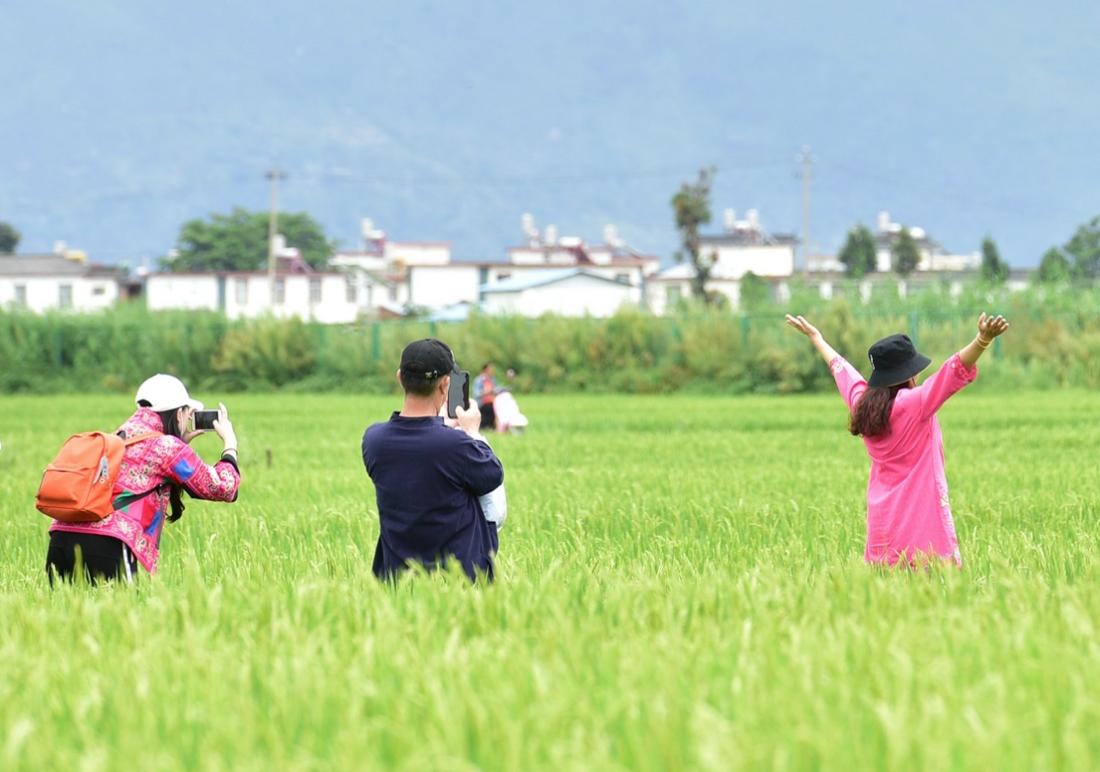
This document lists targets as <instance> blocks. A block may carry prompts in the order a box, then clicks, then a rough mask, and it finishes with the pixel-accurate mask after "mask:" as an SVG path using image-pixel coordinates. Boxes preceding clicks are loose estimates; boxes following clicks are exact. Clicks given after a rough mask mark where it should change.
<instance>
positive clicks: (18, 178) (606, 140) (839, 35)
mask: <svg viewBox="0 0 1100 772" xmlns="http://www.w3.org/2000/svg"><path fill="white" fill-rule="evenodd" d="M809 5H810V4H807V3H803V2H797V1H796V0H771V1H770V2H764V1H762V0H759V1H758V0H753V1H752V2H710V3H698V2H697V3H685V4H682V5H678V4H673V3H667V2H660V3H659V2H652V1H651V0H636V2H633V3H629V4H626V3H600V2H579V1H578V0H558V1H557V2H553V3H539V4H531V3H503V2H484V1H483V0H468V1H467V2H465V3H445V2H427V1H426V0H407V1H406V2H404V3H400V4H396V3H394V4H390V3H385V4H383V3H377V2H367V3H364V2H352V0H316V1H315V2H313V3H309V4H306V3H286V2H268V3H259V2H236V3H223V2H213V1H212V0H192V2H189V3H185V4H176V5H175V6H173V7H167V6H166V5H165V4H149V3H143V2H139V0H98V1H97V2H96V3H73V2H60V1H59V0H38V1H37V2H34V3H20V4H15V3H5V4H4V6H3V9H2V10H0V50H2V51H3V53H4V60H5V67H4V70H3V73H4V74H3V76H2V79H0V82H2V83H3V89H2V90H0V147H2V148H3V150H4V152H2V153H0V220H7V221H10V222H12V223H13V224H15V225H16V226H17V227H18V228H19V229H20V230H21V231H22V232H23V234H24V242H23V249H24V250H26V251H34V250H44V249H49V248H50V246H51V245H52V244H53V241H54V240H55V239H64V240H66V241H68V243H69V244H70V245H73V246H78V247H82V248H84V249H86V250H87V251H88V252H89V254H90V255H91V256H92V257H93V258H95V259H103V260H109V261H128V262H138V261H140V260H142V259H143V258H145V259H151V258H156V257H157V256H160V255H163V254H164V253H165V252H166V251H167V250H168V249H169V248H171V247H172V245H173V244H174V242H175V238H176V235H177V233H178V230H179V226H180V224H181V223H182V222H183V221H184V220H186V219H188V218H190V217H195V216H203V215H205V214H208V213H210V212H215V211H226V210H228V209H229V208H231V207H232V206H234V205H243V206H247V207H250V208H257V209H262V208H266V207H267V205H268V195H269V189H268V184H267V182H266V181H265V179H264V176H263V175H264V171H265V170H267V169H269V168H271V167H273V166H278V167H280V168H282V169H285V170H286V171H287V172H288V173H289V178H288V179H287V181H286V183H285V184H284V185H283V187H282V190H281V206H282V207H283V208H285V209H288V210H293V211H308V212H310V213H311V214H313V215H314V216H315V217H317V218H318V219H319V220H320V221H321V222H322V223H323V224H324V225H325V227H326V228H327V229H328V231H329V233H330V234H331V235H333V236H335V237H337V238H339V239H341V240H342V241H343V242H344V243H345V244H348V245H353V244H355V243H356V242H357V239H358V229H359V218H361V217H364V216H370V217H372V218H373V219H374V221H375V223H376V225H377V226H378V227H382V228H384V229H385V230H387V231H388V232H389V233H390V234H391V235H392V236H393V237H394V238H399V239H410V240H415V239H431V240H435V239H446V240H452V241H453V242H454V243H455V250H456V253H457V255H458V256H460V257H465V258H477V257H482V258H483V257H492V256H499V255H500V254H501V253H502V250H503V248H504V247H505V246H506V245H508V244H510V243H512V242H515V241H516V240H517V239H518V238H519V220H520V215H521V214H522V213H523V212H527V211H530V212H533V213H534V214H535V215H536V218H537V219H538V221H539V223H540V224H542V225H546V224H548V223H554V224H556V225H557V226H558V228H559V231H560V232H562V233H565V234H578V235H583V236H585V237H587V238H589V239H598V238H599V236H600V229H601V226H602V225H603V224H604V223H605V222H614V223H616V224H617V225H618V226H619V230H620V233H621V234H622V235H623V236H624V237H625V238H626V239H627V241H628V242H630V243H631V244H633V245H635V246H637V247H638V248H641V249H643V250H646V251H650V252H654V253H657V254H661V255H669V254H671V252H672V251H673V250H674V249H675V243H676V236H675V232H674V230H673V228H672V221H671V212H670V207H669V198H670V197H671V195H672V193H673V192H674V191H675V189H676V187H677V186H678V184H679V183H680V182H681V181H683V180H687V179H690V178H692V177H693V176H694V174H695V172H696V170H697V169H698V168H699V167H700V166H703V165H707V164H715V165H716V166H717V167H718V177H717V184H716V187H715V196H714V206H715V210H716V211H715V214H716V227H717V220H718V219H719V218H718V217H717V215H718V214H719V211H720V210H721V209H722V208H725V207H732V208H736V209H737V210H739V211H741V212H743V211H744V210H746V209H748V208H757V209H759V210H760V213H761V216H762V218H763V221H764V224H765V225H766V226H767V227H769V228H771V229H772V230H775V231H797V230H798V229H799V227H800V222H801V220H800V218H801V214H800V213H801V208H800V207H801V198H800V196H801V189H800V183H799V180H798V178H797V171H798V165H797V163H796V160H795V159H796V155H797V153H798V152H799V150H800V148H801V147H802V146H803V145H809V146H811V147H812V150H813V156H814V159H815V163H814V167H813V188H812V190H813V196H812V203H811V208H812V241H813V242H814V244H815V246H816V247H817V248H818V249H821V250H826V251H828V250H835V249H837V248H838V247H839V245H840V243H841V242H842V241H843V238H844V233H845V231H846V229H847V228H848V227H850V226H851V225H853V224H854V223H856V222H857V221H862V222H864V223H868V224H871V223H873V221H874V218H875V214H876V213H877V211H878V210H880V209H888V210H889V211H890V212H891V214H892V215H893V216H894V218H895V219H896V220H898V221H900V222H903V223H906V224H912V225H920V226H922V227H924V228H926V229H927V230H928V231H929V232H930V234H931V235H933V236H934V237H936V238H938V239H939V240H940V241H942V242H943V243H944V244H945V245H946V246H948V247H949V248H951V249H954V250H959V251H971V250H976V249H977V248H978V245H979V242H980V240H981V238H982V237H983V236H984V235H985V234H987V233H989V234H992V235H993V237H994V238H995V239H996V240H997V242H998V244H999V246H1000V248H1001V251H1002V254H1003V255H1004V256H1005V257H1006V258H1007V259H1008V260H1009V262H1011V263H1013V264H1015V265H1034V264H1035V263H1036V262H1037V261H1038V258H1039V256H1040V255H1041V253H1042V251H1043V250H1044V249H1045V248H1046V247H1047V246H1049V245H1050V244H1053V243H1061V242H1063V241H1064V240H1065V239H1066V238H1068V236H1069V235H1070V233H1071V232H1072V231H1073V229H1074V228H1075V227H1076V225H1077V224H1079V223H1080V222H1082V221H1084V220H1085V219H1087V218H1089V217H1091V216H1093V215H1095V214H1097V213H1098V212H1100V195H1098V186H1097V179H1098V178H1100V174H1098V172H1100V156H1098V154H1097V153H1096V152H1095V151H1094V148H1093V145H1094V142H1095V140H1094V134H1095V127H1096V126H1097V125H1100V101H1098V100H1096V99H1094V98H1092V94H1091V92H1092V88H1093V86H1094V83H1095V81H1096V78H1097V76H1098V75H1100V46H1097V45H1096V43H1095V41H1096V35H1097V31H1098V29H1100V6H1098V5H1096V4H1095V3H1091V2H1087V1H1082V2H1063V3H1059V4H1056V5H1055V6H1052V7H1044V6H1039V5H1038V4H1035V3H1024V2H1016V1H1015V0H977V1H976V2H972V3H966V4H960V3H951V2H943V1H942V0H930V1H929V2H924V3H920V4H907V5H904V6H903V5H901V4H887V3H880V2H863V1H862V0H860V1H859V2H844V3H832V4H815V7H813V8H810V7H808V6H809Z"/></svg>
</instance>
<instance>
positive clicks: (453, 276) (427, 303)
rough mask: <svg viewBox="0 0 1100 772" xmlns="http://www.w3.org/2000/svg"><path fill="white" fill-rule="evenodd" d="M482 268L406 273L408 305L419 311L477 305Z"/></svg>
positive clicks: (424, 268)
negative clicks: (407, 275)
mask: <svg viewBox="0 0 1100 772" xmlns="http://www.w3.org/2000/svg"><path fill="white" fill-rule="evenodd" d="M480 288H481V268H480V267H478V266H476V265H455V264H453V263H452V264H451V265H445V266H430V267H429V266H413V267H412V268H410V269H409V303H410V304H412V305H413V306H417V307H421V308H431V309H435V308H443V307H444V306H450V305H454V304H455V303H462V302H467V303H476V302H477V301H478V299H479V296H480Z"/></svg>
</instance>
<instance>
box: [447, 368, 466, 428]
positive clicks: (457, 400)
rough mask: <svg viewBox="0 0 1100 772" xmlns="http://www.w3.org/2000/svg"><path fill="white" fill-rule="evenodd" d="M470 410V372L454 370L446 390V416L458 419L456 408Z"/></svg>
mask: <svg viewBox="0 0 1100 772" xmlns="http://www.w3.org/2000/svg"><path fill="white" fill-rule="evenodd" d="M459 405H462V409H463V410H469V409H470V371H469V370H455V371H454V372H452V373H451V387H450V389H448V390H447V415H448V416H449V417H450V418H458V412H457V410H458V406H459Z"/></svg>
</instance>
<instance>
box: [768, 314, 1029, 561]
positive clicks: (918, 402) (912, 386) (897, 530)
mask: <svg viewBox="0 0 1100 772" xmlns="http://www.w3.org/2000/svg"><path fill="white" fill-rule="evenodd" d="M787 324H788V325H790V326H791V327H793V328H794V329H796V330H798V331H799V332H801V333H802V334H803V335H805V336H807V337H808V338H809V339H810V341H811V342H812V343H813V344H814V347H815V348H816V349H817V350H818V352H819V353H820V354H821V357H822V359H824V360H825V361H826V362H827V363H828V365H829V369H830V370H831V371H832V373H833V378H834V379H835V380H836V385H837V388H838V389H839V390H840V395H841V396H842V397H843V398H844V402H845V403H846V404H847V405H848V410H849V413H850V418H849V430H850V431H851V432H852V434H854V435H856V436H862V437H863V444H864V445H865V446H866V447H867V454H868V455H869V456H870V457H871V478H870V480H869V481H868V484H867V546H866V548H865V550H864V553H863V559H864V560H866V561H867V562H868V563H883V564H887V565H894V564H895V563H897V562H898V561H899V560H902V561H905V562H906V563H908V564H910V565H917V564H920V563H926V562H927V561H928V559H929V558H946V559H948V560H951V561H953V562H954V563H956V564H957V565H962V556H961V555H960V554H959V543H958V539H957V538H956V537H955V523H954V521H953V520H952V518H951V507H950V504H949V502H948V497H947V476H946V474H945V473H944V468H943V436H942V434H941V433H940V424H939V421H937V420H936V411H937V410H939V409H940V406H941V405H943V403H944V402H946V401H947V399H948V398H949V397H950V396H951V395H952V394H954V393H955V392H957V391H959V390H960V389H961V388H962V387H964V386H966V385H967V384H968V383H970V382H971V381H973V380H974V378H975V377H977V375H978V368H977V367H976V366H975V363H976V362H977V361H978V357H980V356H981V355H982V352H983V351H985V350H986V349H987V348H989V346H990V344H991V343H992V342H993V339H994V338H995V337H997V336H998V335H1000V334H1001V333H1003V332H1004V331H1005V330H1007V329H1008V322H1007V321H1005V319H1004V317H1002V316H992V317H990V316H986V315H985V314H982V315H981V316H980V317H979V318H978V334H977V335H976V336H975V338H974V340H972V341H971V342H970V343H968V344H967V345H966V347H965V348H963V349H962V350H961V351H959V352H958V353H957V354H954V355H953V356H951V357H950V358H948V360H947V361H946V362H944V363H943V365H942V366H941V367H940V369H939V370H937V371H936V373H935V374H934V375H932V376H931V377H929V378H928V379H926V380H925V381H924V383H922V384H921V385H920V386H918V385H917V379H916V376H917V374H918V373H920V372H921V371H922V370H924V368H926V367H928V365H929V364H931V361H932V360H930V359H929V358H928V357H926V356H924V355H923V354H920V353H918V352H917V350H916V348H914V346H913V342H912V341H911V340H910V339H909V336H907V335H891V336H890V337H888V338H883V339H882V340H880V341H878V342H877V343H875V344H874V345H873V346H871V348H870V349H869V351H868V358H869V359H870V360H871V367H872V372H871V377H870V379H868V380H864V379H863V377H862V376H861V375H860V374H859V372H858V371H857V370H856V369H855V368H854V367H852V366H851V365H850V364H848V362H846V361H845V360H844V358H843V357H842V356H840V355H839V354H837V353H836V351H835V350H833V347H832V346H830V345H829V344H828V343H827V342H826V341H825V338H824V337H822V335H821V333H820V332H819V331H818V330H817V328H816V327H814V326H813V325H812V324H810V323H809V322H807V321H806V320H805V319H804V318H802V317H801V316H790V315H788V316H787Z"/></svg>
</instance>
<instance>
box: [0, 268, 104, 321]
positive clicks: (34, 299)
mask: <svg viewBox="0 0 1100 772" xmlns="http://www.w3.org/2000/svg"><path fill="white" fill-rule="evenodd" d="M64 287H68V290H63V288H64ZM118 297H119V288H118V281H117V280H115V279H113V278H110V277H106V276H104V277H84V276H63V277H51V276H27V277H21V276H11V277H9V276H4V277H0V306H5V307H22V308H26V309H28V310H30V311H34V312H35V313H42V312H44V311H55V310H73V311H100V310H102V309H105V308H109V307H111V306H112V305H114V304H115V303H116V302H117V301H118Z"/></svg>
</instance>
